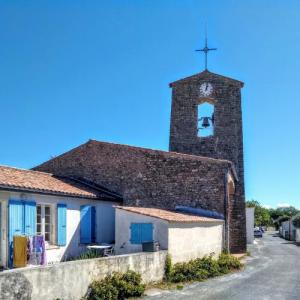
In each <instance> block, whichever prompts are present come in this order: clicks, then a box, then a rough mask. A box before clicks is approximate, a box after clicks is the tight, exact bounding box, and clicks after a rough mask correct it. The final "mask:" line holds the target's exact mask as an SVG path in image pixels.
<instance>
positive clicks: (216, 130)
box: [169, 70, 246, 252]
mask: <svg viewBox="0 0 300 300" xmlns="http://www.w3.org/2000/svg"><path fill="white" fill-rule="evenodd" d="M170 87H171V88H172V110H171V126H170V145H169V150H170V151H174V152H180V153H186V154H194V155H201V156H208V157H212V158H217V159H226V160H230V161H232V162H233V163H234V166H235V169H236V172H237V175H238V181H237V182H236V183H235V193H234V194H233V195H232V199H231V200H230V203H229V206H230V208H229V211H230V213H229V216H228V218H230V228H229V232H230V234H229V240H230V250H231V251H232V252H244V251H245V250H246V222H245V192H244V160H243V130H242V109H241V88H242V87H243V83H242V82H241V81H238V80H234V79H231V78H228V77H224V76H221V75H217V74H214V73H211V72H209V71H208V70H205V71H203V72H201V73H199V74H196V75H193V76H190V77H187V78H184V79H181V80H178V81H176V82H173V83H171V84H170ZM207 108H209V109H207ZM207 131H208V132H207ZM220 171H221V170H220Z"/></svg>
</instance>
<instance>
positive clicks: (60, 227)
mask: <svg viewBox="0 0 300 300" xmlns="http://www.w3.org/2000/svg"><path fill="white" fill-rule="evenodd" d="M66 244H67V205H66V204H62V203H58V204H57V245H58V246H65V245H66Z"/></svg>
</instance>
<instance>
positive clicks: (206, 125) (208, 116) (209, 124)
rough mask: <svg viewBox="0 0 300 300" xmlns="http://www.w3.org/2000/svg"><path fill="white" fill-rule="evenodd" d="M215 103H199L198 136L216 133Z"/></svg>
mask: <svg viewBox="0 0 300 300" xmlns="http://www.w3.org/2000/svg"><path fill="white" fill-rule="evenodd" d="M214 111H215V105H214V104H213V103H212V102H211V101H207V100H206V101H204V102H202V103H200V104H198V137H208V136H213V135H214V124H215V117H214Z"/></svg>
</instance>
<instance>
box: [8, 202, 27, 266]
mask: <svg viewBox="0 0 300 300" xmlns="http://www.w3.org/2000/svg"><path fill="white" fill-rule="evenodd" d="M19 234H24V205H23V203H22V202H21V201H16V200H9V204H8V243H9V265H10V266H12V255H13V237H14V235H19Z"/></svg>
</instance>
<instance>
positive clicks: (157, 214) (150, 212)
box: [116, 206, 223, 223]
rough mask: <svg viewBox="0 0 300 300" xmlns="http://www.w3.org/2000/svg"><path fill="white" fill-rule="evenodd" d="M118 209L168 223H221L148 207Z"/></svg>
mask: <svg viewBox="0 0 300 300" xmlns="http://www.w3.org/2000/svg"><path fill="white" fill-rule="evenodd" d="M116 207H117V208H119V209H122V210H126V211H129V212H133V213H137V214H141V215H145V216H149V217H154V218H158V219H162V220H165V221H168V222H178V223H198V222H219V223H223V220H219V219H213V218H207V217H201V216H197V215H191V214H184V213H179V212H175V211H171V210H165V209H159V208H148V207H130V206H116Z"/></svg>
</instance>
